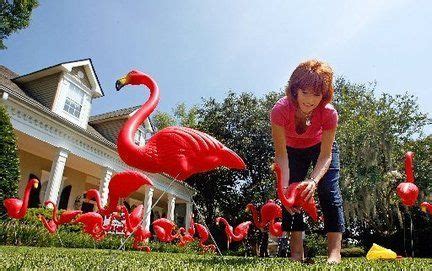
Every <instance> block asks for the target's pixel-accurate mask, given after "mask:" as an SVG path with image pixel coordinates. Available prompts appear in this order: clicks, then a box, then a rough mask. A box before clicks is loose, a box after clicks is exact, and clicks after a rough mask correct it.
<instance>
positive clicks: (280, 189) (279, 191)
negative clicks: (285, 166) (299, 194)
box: [275, 164, 294, 207]
mask: <svg viewBox="0 0 432 271" xmlns="http://www.w3.org/2000/svg"><path fill="white" fill-rule="evenodd" d="M275 171H276V179H277V194H278V197H279V199H280V201H281V202H282V204H283V206H285V207H291V206H292V205H293V204H294V200H293V199H288V198H287V197H286V196H285V194H284V193H283V186H282V172H281V169H280V167H279V165H277V164H276V165H275Z"/></svg>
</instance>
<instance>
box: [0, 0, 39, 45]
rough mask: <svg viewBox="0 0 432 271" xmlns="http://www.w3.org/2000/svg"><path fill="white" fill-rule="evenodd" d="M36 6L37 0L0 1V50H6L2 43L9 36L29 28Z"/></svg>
mask: <svg viewBox="0 0 432 271" xmlns="http://www.w3.org/2000/svg"><path fill="white" fill-rule="evenodd" d="M37 6H38V1H37V0H13V1H0V18H1V19H0V20H1V21H0V49H6V46H5V45H4V43H3V42H4V40H5V39H7V37H8V36H9V35H11V34H12V33H14V32H16V31H18V30H20V29H24V28H26V27H28V26H29V24H30V16H31V12H32V10H33V9H34V8H36V7H37Z"/></svg>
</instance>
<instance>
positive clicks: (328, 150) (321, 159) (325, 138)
mask: <svg viewBox="0 0 432 271" xmlns="http://www.w3.org/2000/svg"><path fill="white" fill-rule="evenodd" d="M335 137H336V128H335V129H332V130H324V131H323V133H322V139H321V149H320V154H319V156H318V160H317V163H316V165H315V168H314V169H313V171H312V173H311V175H310V178H309V179H307V180H306V181H305V182H303V183H302V184H301V186H306V188H305V190H304V191H303V192H302V194H301V196H302V197H304V198H305V200H306V201H308V200H309V199H310V198H312V197H313V195H314V192H315V189H316V186H317V184H318V182H319V180H321V178H322V177H323V176H324V174H325V173H326V172H327V170H328V168H329V166H330V163H331V160H332V146H333V142H334V140H335Z"/></svg>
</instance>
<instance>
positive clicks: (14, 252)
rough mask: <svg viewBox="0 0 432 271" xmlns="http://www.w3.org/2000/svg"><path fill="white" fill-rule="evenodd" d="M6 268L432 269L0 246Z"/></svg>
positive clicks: (423, 264) (412, 263) (426, 263)
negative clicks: (308, 263)
mask: <svg viewBox="0 0 432 271" xmlns="http://www.w3.org/2000/svg"><path fill="white" fill-rule="evenodd" d="M6 269H12V270H16V269H49V270H59V269H81V270H82V269H85V270H88V269H144V270H149V269H171V270H172V269H177V270H178V269H195V270H196V269H201V270H202V269H207V270H208V269H215V270H221V269H225V270H227V269H230V270H231V269H250V270H257V269H258V270H259V269H260V270H262V269H290V270H293V269H294V270H300V269H311V270H323V269H332V270H334V269H342V270H347V269H355V270H359V269H360V270H369V269H373V270H432V259H409V258H407V259H401V260H397V261H373V262H370V261H367V260H366V259H365V258H345V259H343V262H342V264H340V265H338V266H329V265H326V264H325V258H324V257H319V258H315V264H310V265H306V264H299V263H293V262H291V261H290V260H288V259H280V258H266V259H262V258H251V257H249V258H244V257H233V256H224V257H223V258H222V257H218V256H215V255H194V254H181V253H144V252H137V251H109V250H100V249H71V248H39V247H13V246H0V270H6Z"/></svg>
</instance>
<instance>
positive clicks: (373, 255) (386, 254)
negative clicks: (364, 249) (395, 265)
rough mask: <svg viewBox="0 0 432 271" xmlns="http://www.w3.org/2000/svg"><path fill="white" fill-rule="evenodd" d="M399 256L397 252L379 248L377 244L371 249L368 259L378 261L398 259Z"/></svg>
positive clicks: (367, 255)
mask: <svg viewBox="0 0 432 271" xmlns="http://www.w3.org/2000/svg"><path fill="white" fill-rule="evenodd" d="M396 258H397V255H396V252H394V251H393V250H391V249H388V248H385V247H382V246H379V245H377V244H375V243H374V244H373V245H372V247H371V248H370V249H369V251H368V253H367V254H366V259H368V260H377V259H386V260H391V259H396Z"/></svg>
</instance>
